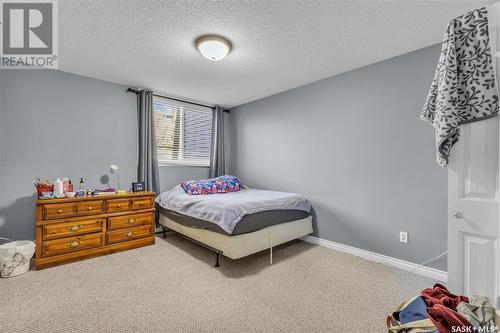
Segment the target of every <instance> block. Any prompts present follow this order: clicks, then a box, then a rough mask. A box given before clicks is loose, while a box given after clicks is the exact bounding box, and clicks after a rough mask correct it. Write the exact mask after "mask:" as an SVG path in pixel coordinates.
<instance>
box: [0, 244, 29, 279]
mask: <svg viewBox="0 0 500 333" xmlns="http://www.w3.org/2000/svg"><path fill="white" fill-rule="evenodd" d="M0 239H4V240H10V239H7V238H0ZM33 254H35V243H34V242H32V241H14V242H9V243H6V244H3V245H0V277H3V278H7V277H13V276H18V275H21V274H24V273H26V272H27V271H29V269H30V261H31V258H32V257H33Z"/></svg>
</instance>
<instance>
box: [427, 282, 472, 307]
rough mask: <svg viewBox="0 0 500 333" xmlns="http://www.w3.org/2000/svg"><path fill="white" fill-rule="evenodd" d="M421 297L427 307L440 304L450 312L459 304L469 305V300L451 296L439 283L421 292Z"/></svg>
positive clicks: (464, 297) (463, 297)
mask: <svg viewBox="0 0 500 333" xmlns="http://www.w3.org/2000/svg"><path fill="white" fill-rule="evenodd" d="M422 297H424V299H425V302H426V303H427V305H428V306H429V307H432V306H434V305H435V304H441V305H444V306H445V307H447V308H450V309H452V310H456V309H457V306H458V304H459V303H460V302H467V303H469V298H467V297H466V296H457V295H453V294H452V293H450V292H449V291H448V289H446V287H444V286H443V285H440V284H439V283H436V284H435V285H434V287H433V288H427V289H424V290H422Z"/></svg>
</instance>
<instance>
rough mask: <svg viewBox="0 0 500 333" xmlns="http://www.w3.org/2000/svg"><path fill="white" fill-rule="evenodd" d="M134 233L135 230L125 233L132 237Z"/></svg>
mask: <svg viewBox="0 0 500 333" xmlns="http://www.w3.org/2000/svg"><path fill="white" fill-rule="evenodd" d="M133 235H135V232H132V231H129V232H127V233H126V234H125V236H127V237H132V236H133Z"/></svg>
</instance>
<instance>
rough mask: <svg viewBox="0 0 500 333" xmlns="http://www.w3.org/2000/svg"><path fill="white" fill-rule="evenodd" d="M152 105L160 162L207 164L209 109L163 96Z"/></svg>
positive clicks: (210, 119) (166, 163)
mask: <svg viewBox="0 0 500 333" xmlns="http://www.w3.org/2000/svg"><path fill="white" fill-rule="evenodd" d="M153 107H154V114H155V124H156V126H155V129H156V144H157V148H158V162H159V164H160V165H192V166H208V165H209V160H210V148H211V137H212V117H213V116H212V109H211V108H208V107H203V106H196V105H191V104H188V103H183V102H177V101H173V100H170V99H167V98H162V97H155V99H154V102H153Z"/></svg>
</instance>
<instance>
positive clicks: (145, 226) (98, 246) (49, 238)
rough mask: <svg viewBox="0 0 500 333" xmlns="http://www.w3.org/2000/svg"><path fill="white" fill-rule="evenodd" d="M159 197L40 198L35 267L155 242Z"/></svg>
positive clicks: (38, 201)
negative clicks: (157, 201)
mask: <svg viewBox="0 0 500 333" xmlns="http://www.w3.org/2000/svg"><path fill="white" fill-rule="evenodd" d="M154 199H155V194H154V193H153V192H139V193H127V194H116V195H115V194H110V195H105V196H104V195H99V196H90V197H78V198H64V199H50V200H37V202H36V253H35V256H36V258H35V268H36V269H37V270H38V269H44V268H47V267H51V266H55V265H61V264H64V263H68V262H72V261H77V260H82V259H85V258H91V257H96V256H100V255H104V254H110V253H114V252H119V251H125V250H129V249H133V248H136V247H141V246H145V245H150V244H154V242H155V237H154V227H155V201H154Z"/></svg>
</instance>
